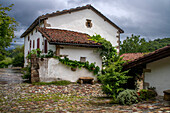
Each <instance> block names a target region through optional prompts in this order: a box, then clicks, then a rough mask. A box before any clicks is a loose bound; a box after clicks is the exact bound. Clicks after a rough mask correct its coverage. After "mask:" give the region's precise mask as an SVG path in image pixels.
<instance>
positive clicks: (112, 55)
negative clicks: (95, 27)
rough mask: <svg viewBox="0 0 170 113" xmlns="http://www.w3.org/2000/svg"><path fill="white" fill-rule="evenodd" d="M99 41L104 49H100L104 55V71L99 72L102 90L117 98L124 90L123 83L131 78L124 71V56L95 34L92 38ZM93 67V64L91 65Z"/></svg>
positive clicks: (101, 54)
mask: <svg viewBox="0 0 170 113" xmlns="http://www.w3.org/2000/svg"><path fill="white" fill-rule="evenodd" d="M89 40H93V41H95V42H97V43H100V44H102V49H101V48H100V49H99V50H98V52H99V54H100V56H101V57H102V61H103V62H102V64H103V65H102V67H103V70H102V73H100V74H99V76H98V79H99V81H101V83H102V90H103V92H104V93H106V94H107V95H108V96H112V97H113V100H115V99H116V98H117V96H118V94H119V93H120V92H121V91H123V90H124V88H123V85H124V84H126V83H127V80H128V79H129V78H130V77H129V76H126V74H127V73H128V71H123V69H122V68H123V67H122V64H123V63H124V61H122V58H121V57H120V56H119V55H118V54H117V50H116V49H115V47H113V46H112V44H111V43H110V42H109V41H107V40H106V39H105V38H102V37H101V36H100V35H93V36H92V37H91V39H89ZM91 67H93V65H91Z"/></svg>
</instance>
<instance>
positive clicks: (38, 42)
mask: <svg viewBox="0 0 170 113" xmlns="http://www.w3.org/2000/svg"><path fill="white" fill-rule="evenodd" d="M37 49H40V38H38V39H37Z"/></svg>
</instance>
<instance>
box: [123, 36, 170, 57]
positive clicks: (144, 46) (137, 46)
mask: <svg viewBox="0 0 170 113" xmlns="http://www.w3.org/2000/svg"><path fill="white" fill-rule="evenodd" d="M168 44H170V38H163V39H155V40H153V41H148V42H147V41H146V40H145V39H144V38H140V36H139V35H138V36H134V35H133V34H132V36H131V37H127V38H126V40H124V41H123V43H122V44H121V45H120V54H123V53H139V52H141V53H146V52H152V51H155V50H157V49H159V48H162V47H164V46H167V45H168Z"/></svg>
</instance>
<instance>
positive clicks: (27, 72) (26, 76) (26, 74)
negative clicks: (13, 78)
mask: <svg viewBox="0 0 170 113" xmlns="http://www.w3.org/2000/svg"><path fill="white" fill-rule="evenodd" d="M22 72H23V76H22V78H23V79H28V82H31V66H30V65H28V66H27V67H24V68H23V69H22Z"/></svg>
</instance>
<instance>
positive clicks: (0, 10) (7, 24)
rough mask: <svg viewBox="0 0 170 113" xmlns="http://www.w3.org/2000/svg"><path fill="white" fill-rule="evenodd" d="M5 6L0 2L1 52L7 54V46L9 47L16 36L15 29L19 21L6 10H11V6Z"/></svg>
mask: <svg viewBox="0 0 170 113" xmlns="http://www.w3.org/2000/svg"><path fill="white" fill-rule="evenodd" d="M12 6H13V4H12V5H10V6H9V7H3V6H2V5H1V4H0V54H1V55H5V54H6V50H5V48H7V47H9V46H10V45H11V44H10V42H12V39H13V38H14V37H15V36H14V30H15V29H16V26H17V22H16V21H15V19H14V18H13V17H10V16H9V15H8V14H7V13H6V11H10V10H11V7H12Z"/></svg>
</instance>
